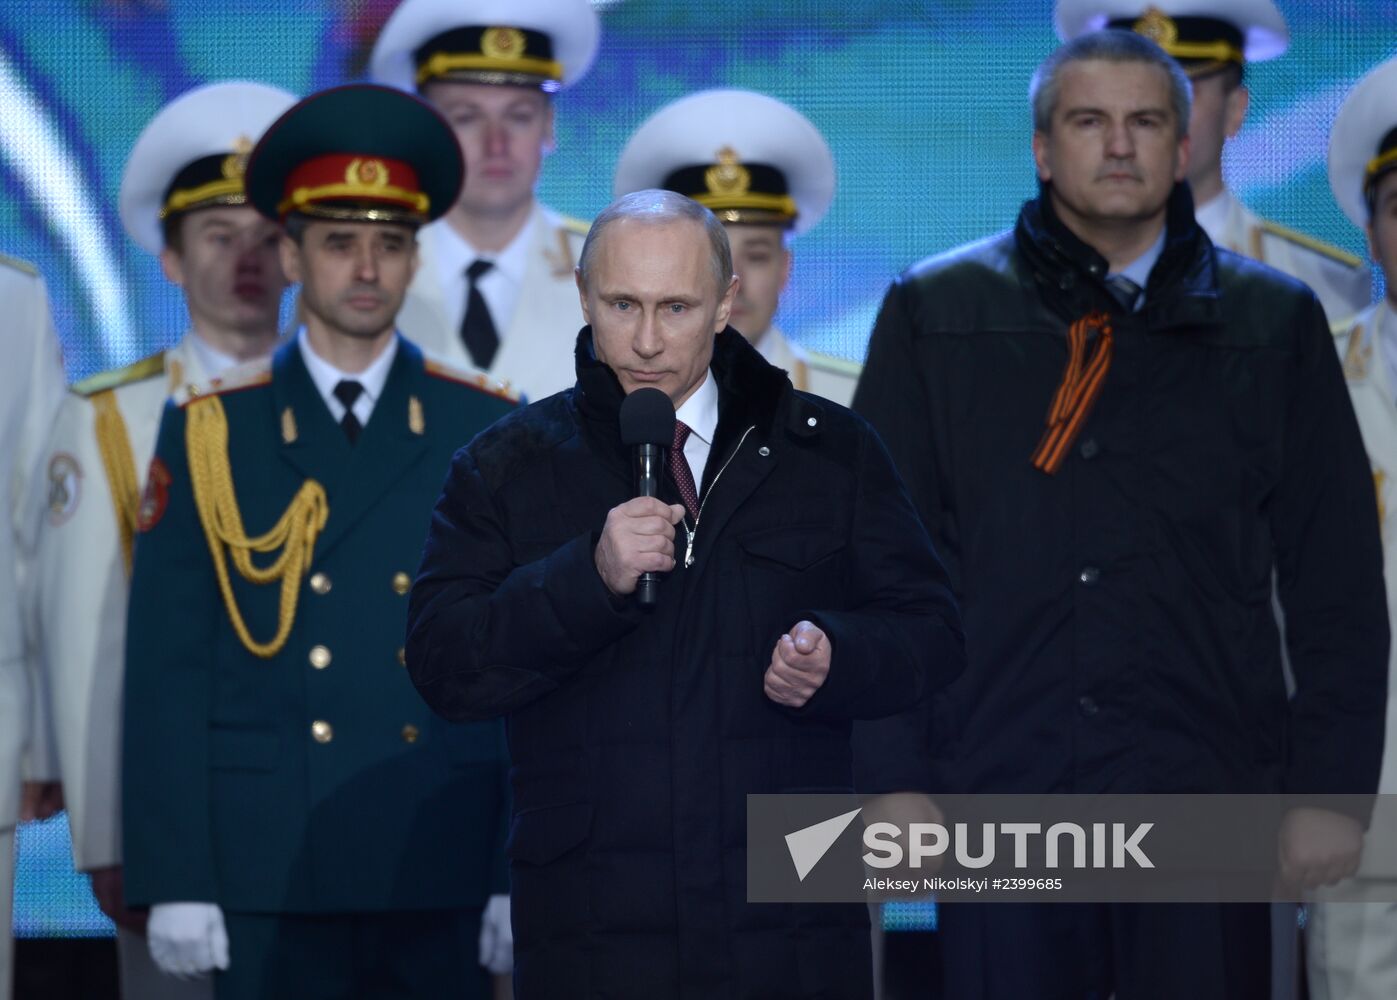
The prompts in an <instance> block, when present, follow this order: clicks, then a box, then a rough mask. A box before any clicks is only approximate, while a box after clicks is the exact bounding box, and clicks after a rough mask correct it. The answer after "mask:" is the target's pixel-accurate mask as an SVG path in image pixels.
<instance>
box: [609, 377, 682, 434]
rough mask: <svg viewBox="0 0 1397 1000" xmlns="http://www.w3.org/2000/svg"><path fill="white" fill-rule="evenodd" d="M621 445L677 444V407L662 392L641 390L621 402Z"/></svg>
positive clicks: (650, 389) (647, 389)
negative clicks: (675, 413) (675, 415)
mask: <svg viewBox="0 0 1397 1000" xmlns="http://www.w3.org/2000/svg"><path fill="white" fill-rule="evenodd" d="M621 443H622V444H625V445H637V444H658V445H661V446H662V447H665V448H668V447H669V446H670V445H671V444H673V443H674V404H673V403H672V402H670V399H669V397H668V396H666V395H665V394H664V392H662V391H661V390H659V389H652V388H648V387H647V388H644V389H637V390H636V391H635V392H633V393H631V394H630V395H629V396H627V397H626V398H625V399H623V400H622V401H621Z"/></svg>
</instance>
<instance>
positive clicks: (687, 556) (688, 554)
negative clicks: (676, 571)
mask: <svg viewBox="0 0 1397 1000" xmlns="http://www.w3.org/2000/svg"><path fill="white" fill-rule="evenodd" d="M756 429H757V425H756V424H753V425H752V426H751V427H748V428H747V429H746V430H745V431H743V432H742V437H740V438H738V440H737V447H736V448H734V449H733V450H732V454H731V455H729V456H728V460H727V461H726V462H724V463H723V467H722V468H721V469H719V470H718V474H717V475H716V476H714V477H713V482H711V483H709V484H708V492H707V493H705V494H704V495H703V499H701V500H700V501H699V509H698V513H697V514H695V515H694V526H693V528H692V529H690V528H689V518H688V516H687V515H686V516H685V517H684V535H685V542H684V568H685V569H688V568H689V567H690V566H692V565H693V564H694V538H695V536H697V535H698V526H699V521H700V519H702V517H703V508H704V505H705V504H707V503H708V498H709V497H711V496H712V495H713V488H714V487H715V486H717V485H718V480H719V479H722V478H723V473H724V472H727V471H728V466H729V465H731V464H732V460H733V459H734V458H736V457H737V453H738V452H739V451H741V450H742V443H743V442H744V441H746V440H747V435H748V434H751V433H752V432H753V431H754V430H756Z"/></svg>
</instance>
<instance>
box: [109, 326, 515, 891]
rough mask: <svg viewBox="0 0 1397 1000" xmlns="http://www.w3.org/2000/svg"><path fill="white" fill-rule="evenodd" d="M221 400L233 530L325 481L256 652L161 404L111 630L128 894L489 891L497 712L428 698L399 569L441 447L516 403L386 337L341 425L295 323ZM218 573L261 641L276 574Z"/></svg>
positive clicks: (420, 526)
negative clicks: (353, 439) (377, 392)
mask: <svg viewBox="0 0 1397 1000" xmlns="http://www.w3.org/2000/svg"><path fill="white" fill-rule="evenodd" d="M220 398H221V400H222V402H223V406H224V410H225V412H226V415H227V424H228V458H229V465H230V467H231V471H232V480H233V488H234V492H235V493H236V496H237V504H238V508H239V510H240V511H241V513H242V519H243V525H244V528H245V531H246V533H247V535H248V536H249V537H253V536H256V535H259V534H261V533H263V532H265V531H267V530H268V529H270V528H271V527H272V526H273V525H274V524H275V523H276V522H277V520H278V519H279V518H280V517H281V515H282V513H283V512H284V511H285V510H286V508H287V506H288V504H289V502H290V501H291V499H292V497H293V496H295V494H296V492H297V490H299V489H300V488H301V486H302V484H303V483H304V482H305V481H306V480H307V479H314V480H316V481H317V482H319V483H320V484H321V485H322V486H323V487H324V489H325V492H326V494H327V496H328V501H329V518H328V521H327V522H326V524H325V527H324V529H323V530H322V531H321V533H320V536H319V538H318V539H317V540H316V542H315V547H314V553H313V557H312V562H311V565H310V566H309V568H308V570H307V571H306V573H305V576H304V579H303V580H302V581H301V584H300V590H299V605H298V607H297V610H296V616H295V624H294V626H293V628H292V630H291V634H290V638H289V639H288V641H287V642H286V644H285V646H284V647H283V648H282V649H281V651H280V652H279V653H277V654H276V655H275V656H273V657H272V658H270V659H262V658H259V657H257V656H254V655H253V654H252V653H250V652H249V651H248V650H247V649H246V648H245V647H244V646H243V644H242V643H241V641H240V640H239V639H238V636H237V634H236V633H235V631H234V628H233V625H232V622H231V619H230V616H229V613H228V611H227V609H226V606H225V603H224V600H223V598H222V596H221V594H220V591H219V586H218V582H217V577H216V574H215V570H214V563H213V559H212V556H211V554H210V550H209V545H208V542H207V541H206V539H205V535H204V530H203V527H202V525H201V523H200V520H199V515H198V512H197V510H196V508H195V505H194V497H193V492H192V487H191V484H190V478H189V458H188V451H187V448H186V442H185V427H186V413H187V411H186V409H185V408H184V407H182V406H180V405H177V404H176V403H171V404H170V406H169V407H168V408H167V409H166V412H165V417H164V421H163V423H162V425H161V429H160V437H159V441H158V443H157V445H156V457H155V460H154V463H153V464H152V467H151V473H150V477H149V478H150V483H149V484H148V486H147V489H146V495H145V498H144V500H143V502H142V516H141V529H142V531H141V534H140V535H139V536H138V540H137V545H136V556H135V566H134V571H133V578H132V592H131V605H130V616H129V626H128V633H127V648H126V662H127V669H126V689H125V734H124V746H125V751H124V764H123V790H122V792H123V798H122V801H123V817H124V818H123V831H124V837H125V865H126V871H125V882H126V894H127V901H128V902H129V903H130V904H133V905H150V904H153V903H159V902H177V901H198V902H213V903H217V904H219V905H220V906H222V907H224V908H225V909H230V910H235V911H251V912H300V913H315V912H346V911H358V912H364V911H382V910H399V909H432V908H444V907H465V906H479V905H481V904H482V903H483V901H484V900H485V898H486V897H487V895H489V894H490V893H491V892H502V891H505V887H504V884H503V879H502V872H503V864H502V862H501V861H500V853H501V848H502V844H501V840H502V837H501V831H502V829H503V824H504V822H505V819H504V818H505V816H507V802H506V795H507V791H506V784H505V767H506V761H505V754H504V752H503V738H502V733H501V730H500V728H499V725H498V724H497V723H487V724H480V725H476V724H472V725H454V724H450V723H447V722H445V721H443V720H441V719H439V718H437V717H436V716H434V715H433V714H432V713H431V712H430V711H429V710H428V708H427V706H426V705H425V704H424V703H423V702H422V700H421V698H419V697H418V695H417V692H416V691H415V690H414V689H413V686H412V683H411V681H410V680H409V679H408V676H407V671H406V670H405V669H404V667H403V652H402V646H403V641H404V632H405V624H406V616H407V601H408V598H407V591H408V583H409V579H408V574H410V573H411V572H412V571H413V569H414V568H415V567H416V566H417V563H418V561H419V559H420V557H421V554H422V542H423V539H424V538H425V537H426V534H427V527H428V523H429V520H430V518H431V512H432V506H433V503H434V502H435V501H436V498H437V496H438V495H439V494H440V492H441V486H442V482H443V480H444V478H445V476H446V473H447V469H448V466H449V465H450V461H451V456H452V454H453V453H454V452H455V451H456V449H458V448H460V447H461V446H462V445H464V444H465V443H466V442H468V441H469V440H470V439H471V438H472V437H473V436H474V435H475V434H476V433H477V432H479V431H480V430H482V429H484V428H485V427H487V426H488V425H490V424H491V423H493V422H494V421H495V420H497V419H498V418H500V417H501V416H503V415H504V414H505V413H507V412H508V411H509V410H510V409H511V408H512V406H513V403H512V402H511V401H510V400H508V399H506V398H504V397H503V396H501V395H498V394H496V393H494V392H492V391H489V390H488V388H486V387H483V386H480V385H475V384H471V383H470V382H469V381H468V379H467V377H465V376H461V375H459V374H457V373H454V372H450V373H448V372H446V371H445V370H443V369H441V368H439V367H438V366H436V365H434V364H432V363H426V364H424V361H423V358H422V354H421V352H420V351H419V350H418V349H417V348H415V347H413V346H412V345H411V344H410V343H409V342H407V341H405V340H403V339H402V338H399V340H398V347H397V357H396V358H395V359H394V361H393V365H392V368H391V370H390V372H389V376H388V379H387V382H386V383H385V385H384V388H383V393H382V395H381V396H380V397H379V399H378V401H377V402H376V404H375V406H374V410H373V414H372V416H371V418H370V420H369V422H368V424H367V426H365V428H364V429H363V432H362V434H361V435H360V437H359V440H358V443H357V444H356V445H355V446H353V447H351V446H350V444H349V443H348V440H347V439H346V437H345V435H344V433H343V431H342V430H341V428H340V427H339V425H338V424H337V423H336V422H335V421H334V419H333V417H332V416H331V414H330V411H329V409H328V408H327V407H326V405H325V403H324V401H323V400H322V399H321V397H320V395H319V393H318V392H317V391H316V388H315V385H314V383H313V382H312V381H311V378H310V374H309V373H308V371H307V370H306V367H305V364H304V362H303V360H302V358H301V354H300V349H299V347H298V346H297V344H296V342H295V341H294V340H293V341H292V342H290V343H289V344H287V345H286V346H285V347H283V348H282V349H281V350H280V351H278V352H277V354H276V355H275V357H274V358H273V359H272V362H271V368H270V371H269V372H268V373H266V374H264V375H262V376H261V377H251V378H249V379H247V380H245V381H244V383H243V384H242V385H241V386H240V387H235V388H229V389H226V390H224V391H221V392H220ZM186 405H187V404H186ZM162 466H163V468H162ZM272 558H273V556H272V555H254V556H253V560H254V562H255V563H256V564H257V565H259V566H266V565H268V564H269V563H270V562H271V561H272ZM228 571H229V576H230V578H231V579H232V581H233V590H234V593H235V594H236V600H237V605H238V607H239V608H240V609H241V611H242V614H243V617H244V620H245V621H246V622H247V625H248V628H249V630H250V632H251V634H252V637H253V638H254V639H256V640H259V641H263V642H265V641H267V640H269V639H270V638H271V637H272V636H273V635H274V634H275V632H276V626H277V620H278V607H279V598H280V590H281V587H280V584H279V583H272V584H268V585H264V586H255V585H253V584H250V583H249V582H247V581H246V580H244V579H243V578H242V577H241V576H240V575H239V574H238V571H237V569H236V568H235V567H233V565H232V562H231V559H230V560H229V561H228Z"/></svg>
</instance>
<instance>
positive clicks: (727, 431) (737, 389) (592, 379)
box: [573, 326, 831, 475]
mask: <svg viewBox="0 0 1397 1000" xmlns="http://www.w3.org/2000/svg"><path fill="white" fill-rule="evenodd" d="M574 357H575V360H576V364H577V386H576V388H575V390H574V396H573V399H574V404H575V405H576V407H577V411H578V414H579V416H580V417H581V419H582V421H583V423H584V425H586V426H588V427H589V428H590V430H591V431H592V433H594V434H595V435H596V436H597V437H598V439H599V440H605V441H614V442H615V445H614V450H617V451H619V450H620V447H621V446H620V435H619V432H618V431H617V430H616V428H615V424H616V423H617V422H618V420H619V415H620V410H621V401H622V400H623V399H624V398H625V392H624V391H623V390H622V389H621V383H620V382H619V381H618V380H617V378H616V375H615V373H614V372H612V370H611V369H610V368H609V367H607V366H606V365H605V364H603V363H602V362H601V361H599V360H598V359H597V356H596V353H595V351H594V350H593V347H592V328H591V327H590V326H587V327H583V328H582V331H581V332H580V333H579V334H578V335H577V344H576V347H575V349H574ZM709 371H710V372H711V373H712V375H713V378H714V381H715V382H716V384H717V386H718V430H717V432H716V433H715V434H714V437H713V445H712V449H711V452H710V454H711V455H713V456H715V457H717V456H723V457H726V456H727V455H729V454H730V453H731V452H732V450H733V449H734V448H736V446H737V444H738V442H739V441H740V440H741V439H742V435H743V434H744V433H745V432H746V431H747V429H748V428H749V427H755V428H756V430H755V431H754V433H755V434H757V435H758V437H759V438H760V439H762V440H770V439H771V438H772V437H773V436H775V434H776V433H777V432H778V431H779V430H783V429H784V431H785V433H786V434H788V435H790V436H793V437H795V438H797V439H804V438H811V437H814V436H816V435H818V434H819V432H820V429H821V428H822V427H823V422H822V421H821V420H820V419H819V418H820V415H821V414H822V413H823V411H824V405H831V404H824V405H822V404H821V402H818V401H816V400H815V399H814V398H812V397H809V396H797V395H796V394H795V392H794V390H793V389H792V387H791V382H790V379H788V378H787V377H786V373H785V372H784V371H783V370H782V369H780V368H777V367H775V366H774V365H772V364H769V363H768V362H767V361H766V359H765V358H763V357H762V356H761V354H760V353H758V351H757V349H756V348H755V347H753V346H752V345H751V344H749V343H748V342H747V338H745V337H743V336H742V334H740V333H738V332H737V331H736V330H734V329H733V328H732V327H730V326H729V327H726V328H725V329H724V330H723V331H722V332H721V333H719V334H718V336H717V337H716V338H715V340H714V342H713V360H712V362H711V363H710V366H709ZM812 418H813V419H812ZM721 464H722V463H721V461H715V460H714V459H712V458H710V460H709V462H708V470H709V471H708V475H712V474H713V470H715V469H716V468H717V467H719V466H720V465H721Z"/></svg>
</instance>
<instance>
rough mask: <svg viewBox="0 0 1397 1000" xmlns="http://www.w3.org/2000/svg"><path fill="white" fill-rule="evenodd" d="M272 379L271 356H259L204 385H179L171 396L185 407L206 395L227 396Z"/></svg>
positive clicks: (264, 383)
mask: <svg viewBox="0 0 1397 1000" xmlns="http://www.w3.org/2000/svg"><path fill="white" fill-rule="evenodd" d="M271 380H272V361H271V358H259V359H258V360H256V361H249V362H248V363H247V364H245V365H239V366H238V367H236V368H234V369H233V370H232V371H229V372H227V373H225V374H224V375H222V376H220V377H219V378H215V379H211V380H209V381H208V382H206V383H205V384H204V385H195V384H193V383H187V384H184V385H177V386H175V388H174V390H173V391H172V392H171V393H170V398H171V399H173V400H174V401H175V403H176V405H178V406H181V407H185V406H188V405H189V404H190V403H192V402H193V401H194V400H196V399H203V398H204V397H205V396H226V395H228V394H229V393H231V392H241V391H242V390H243V389H255V388H256V387H257V386H260V385H266V384H268V383H269V382H271Z"/></svg>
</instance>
